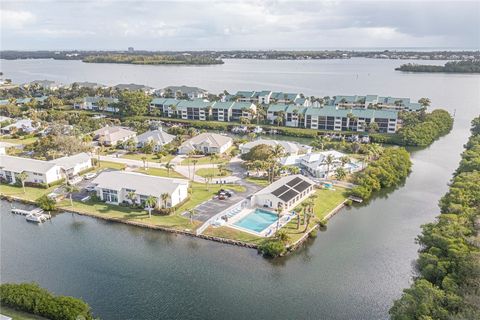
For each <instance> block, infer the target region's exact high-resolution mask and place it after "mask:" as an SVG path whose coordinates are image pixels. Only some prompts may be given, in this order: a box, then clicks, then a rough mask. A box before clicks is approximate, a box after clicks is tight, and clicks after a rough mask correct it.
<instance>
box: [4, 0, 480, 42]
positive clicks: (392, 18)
mask: <svg viewBox="0 0 480 320" xmlns="http://www.w3.org/2000/svg"><path fill="white" fill-rule="evenodd" d="M0 26H1V38H0V45H1V50H62V49H66V50H70V49H78V50H126V48H127V47H134V48H135V49H137V50H233V49H245V50H255V49H257V50H262V49H264V50H270V49H278V50H281V49H297V50H301V49H322V48H330V49H332V48H390V47H391V48H402V47H403V48H414V47H416V48H419V47H435V48H480V0H477V1H442V0H436V1H432V0H429V1H410V0H403V1H388V0H383V1H361V0H357V1H354V0H350V1H341V0H338V1H335V0H326V1H272V0H265V1H261V0H258V1H158V0H137V1H133V0H83V1H82V0H29V1H25V0H14V1H13V0H0Z"/></svg>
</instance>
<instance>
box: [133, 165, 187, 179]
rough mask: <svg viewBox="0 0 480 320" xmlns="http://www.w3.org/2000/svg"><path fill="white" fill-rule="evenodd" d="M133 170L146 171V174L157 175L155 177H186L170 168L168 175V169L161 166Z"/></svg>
mask: <svg viewBox="0 0 480 320" xmlns="http://www.w3.org/2000/svg"><path fill="white" fill-rule="evenodd" d="M135 172H141V173H146V174H149V175H152V176H157V177H167V178H181V179H187V178H186V177H184V176H182V175H181V174H180V173H178V172H176V171H174V170H170V175H169V174H168V170H167V169H163V168H147V170H144V169H143V168H139V169H137V170H135Z"/></svg>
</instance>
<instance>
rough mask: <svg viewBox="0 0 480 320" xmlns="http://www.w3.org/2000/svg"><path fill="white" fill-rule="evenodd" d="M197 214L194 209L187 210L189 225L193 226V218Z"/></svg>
mask: <svg viewBox="0 0 480 320" xmlns="http://www.w3.org/2000/svg"><path fill="white" fill-rule="evenodd" d="M196 213H197V212H196V211H195V209H193V208H192V209H190V210H188V215H189V216H190V224H193V216H194V215H195V214H196Z"/></svg>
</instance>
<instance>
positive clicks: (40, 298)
mask: <svg viewBox="0 0 480 320" xmlns="http://www.w3.org/2000/svg"><path fill="white" fill-rule="evenodd" d="M0 302H1V304H2V305H6V306H8V307H10V308H14V309H16V310H20V311H25V312H29V313H32V314H36V315H39V316H42V317H46V318H48V319H52V320H74V319H78V317H79V316H83V317H84V318H85V319H87V320H90V319H93V316H92V314H91V311H90V307H89V306H88V304H86V303H85V302H83V301H82V300H80V299H77V298H73V297H67V296H54V295H52V294H51V293H50V292H48V291H47V290H45V289H43V288H40V287H39V286H38V285H37V284H35V283H22V284H10V283H5V284H2V285H0Z"/></svg>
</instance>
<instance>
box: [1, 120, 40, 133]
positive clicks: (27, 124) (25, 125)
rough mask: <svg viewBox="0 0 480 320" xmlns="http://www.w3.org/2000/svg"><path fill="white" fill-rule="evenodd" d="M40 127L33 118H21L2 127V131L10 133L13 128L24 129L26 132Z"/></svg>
mask: <svg viewBox="0 0 480 320" xmlns="http://www.w3.org/2000/svg"><path fill="white" fill-rule="evenodd" d="M38 128H39V125H38V124H37V123H36V122H35V121H33V120H31V119H21V120H18V121H16V122H14V123H11V124H9V125H8V126H5V127H3V128H2V129H1V131H2V133H10V132H11V131H12V129H14V130H17V131H23V132H25V133H32V132H34V131H36V130H37V129H38Z"/></svg>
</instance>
